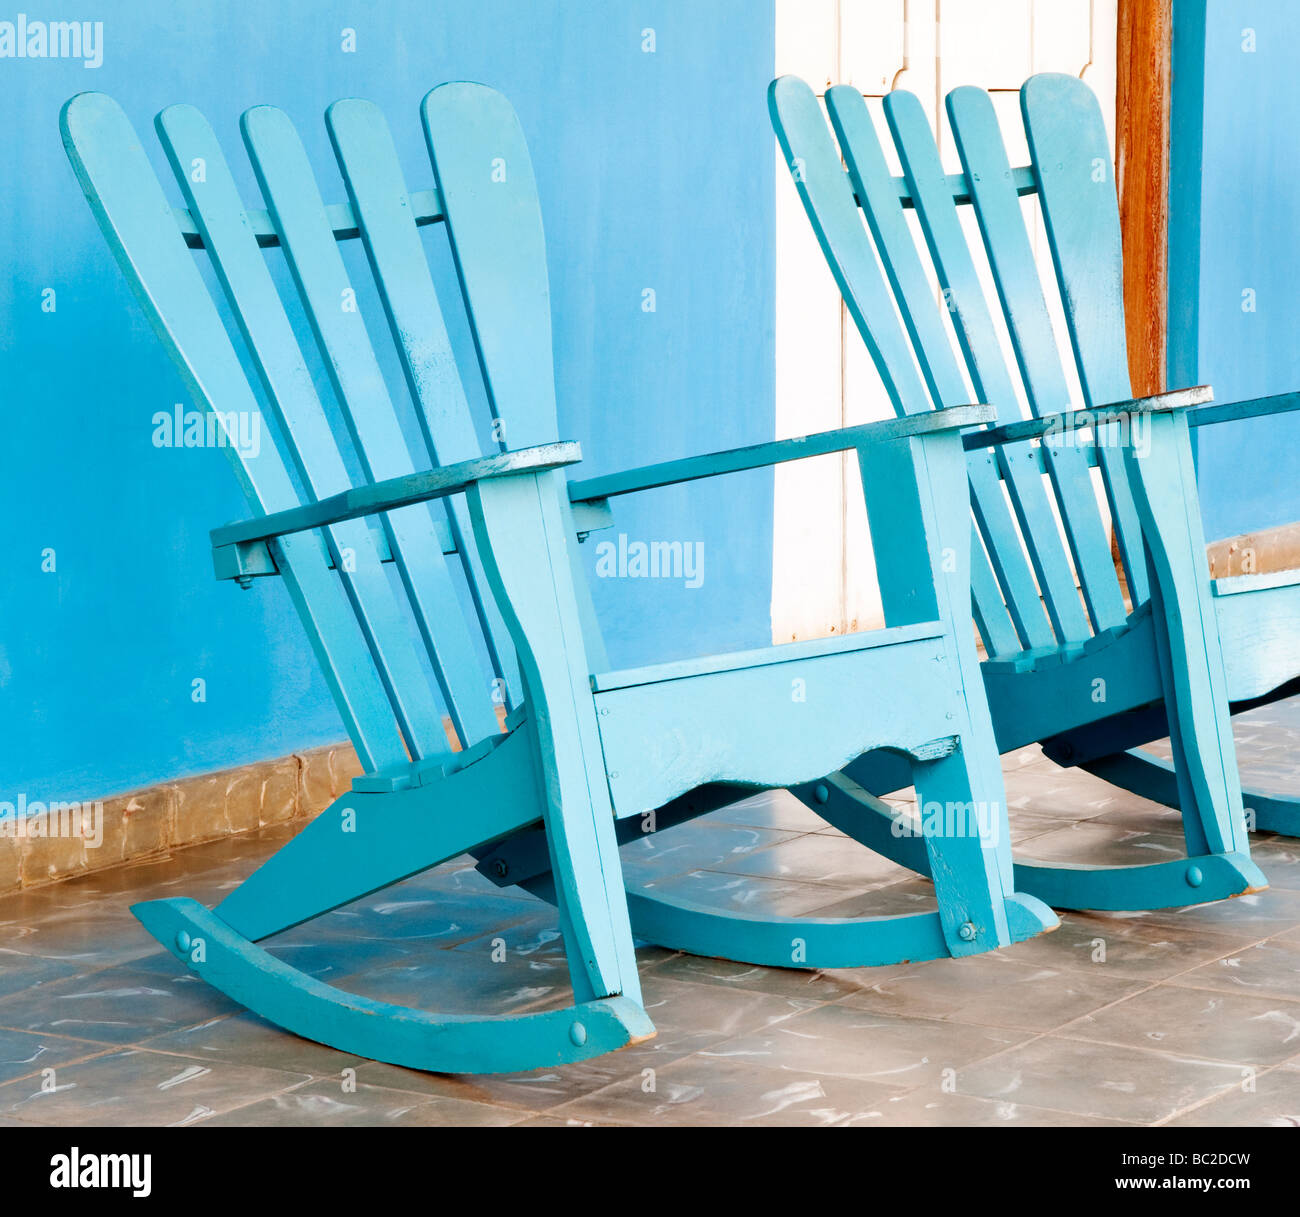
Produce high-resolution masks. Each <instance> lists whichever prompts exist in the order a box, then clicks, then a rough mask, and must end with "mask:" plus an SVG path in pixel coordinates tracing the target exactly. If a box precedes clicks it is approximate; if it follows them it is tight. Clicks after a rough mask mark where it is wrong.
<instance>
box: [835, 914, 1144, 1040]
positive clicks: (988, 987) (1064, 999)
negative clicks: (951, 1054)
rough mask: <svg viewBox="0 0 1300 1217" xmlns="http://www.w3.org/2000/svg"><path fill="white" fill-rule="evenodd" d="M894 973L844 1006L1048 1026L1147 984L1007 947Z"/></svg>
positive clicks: (996, 1024) (1018, 1025) (1019, 1025)
mask: <svg viewBox="0 0 1300 1217" xmlns="http://www.w3.org/2000/svg"><path fill="white" fill-rule="evenodd" d="M1047 937H1051V935H1047ZM889 973H890V974H889V976H888V977H886V978H883V979H881V980H879V981H877V982H876V983H875V984H868V985H867V986H866V987H864V988H862V989H860V990H859V991H858V992H856V993H854V994H852V995H850V996H847V997H845V998H843V999H842V1002H843V1004H844V1005H848V1006H854V1007H857V1008H860V1009H863V1010H871V1011H873V1012H876V1013H881V1014H897V1015H901V1016H909V1015H914V1016H916V1017H917V1018H941V1019H956V1020H957V1021H959V1022H964V1023H978V1024H980V1025H981V1026H993V1027H1016V1028H1022V1029H1025V1030H1029V1031H1050V1030H1052V1029H1053V1028H1055V1027H1059V1026H1060V1025H1061V1024H1062V1023H1065V1022H1068V1021H1069V1020H1071V1019H1073V1018H1076V1017H1078V1016H1079V1015H1081V1014H1085V1013H1087V1012H1089V1011H1090V1010H1096V1009H1098V1008H1099V1007H1101V1006H1105V1005H1107V1004H1109V1003H1110V1002H1113V1001H1118V1000H1119V999H1120V998H1122V997H1127V996H1128V995H1129V994H1131V993H1134V992H1136V991H1137V990H1138V989H1140V988H1142V987H1143V985H1144V982H1143V981H1140V980H1132V979H1128V978H1125V977H1123V976H1119V975H1116V974H1113V973H1106V972H1103V971H1100V970H1098V971H1096V972H1094V973H1092V974H1091V975H1086V976H1085V975H1084V974H1083V973H1081V972H1077V971H1073V970H1066V969H1062V968H1050V967H1046V966H1038V965H1034V964H1030V963H1021V962H1019V961H1018V960H1015V959H1012V958H1010V957H1009V955H1008V954H1007V953H1004V952H999V953H997V954H992V955H980V956H976V957H974V958H970V959H961V960H956V959H938V960H934V961H933V962H931V963H922V964H913V965H909V966H907V967H904V968H901V969H900V968H891V969H889Z"/></svg>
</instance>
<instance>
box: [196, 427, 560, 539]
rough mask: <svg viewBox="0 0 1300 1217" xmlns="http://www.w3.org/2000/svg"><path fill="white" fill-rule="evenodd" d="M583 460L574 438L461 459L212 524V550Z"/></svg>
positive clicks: (382, 510)
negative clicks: (316, 499)
mask: <svg viewBox="0 0 1300 1217" xmlns="http://www.w3.org/2000/svg"><path fill="white" fill-rule="evenodd" d="M580 460H582V449H581V448H580V447H579V446H578V445H577V444H576V443H574V442H573V441H572V440H564V441H561V442H560V443H555V444H538V445H537V446H536V447H533V448H521V449H519V450H518V451H517V452H502V453H500V454H498V455H497V456H485V457H480V458H477V459H475V460H471V461H460V462H459V463H457V464H455V465H446V466H444V467H443V468H440V469H425V470H421V471H420V472H418V473H408V474H404V475H403V476H401V477H395V478H388V479H387V480H385V481H382V482H376V483H375V484H374V485H372V486H356V487H354V488H353V489H351V490H345V491H343V492H342V493H341V494H335V495H331V496H330V497H329V498H327V499H321V501H320V502H319V503H309V504H307V505H306V506H304V507H292V508H290V509H289V510H288V511H277V512H275V513H273V514H272V515H269V516H261V517H259V518H257V519H254V520H242V521H240V522H239V523H237V524H226V525H223V526H222V527H221V528H214V529H213V530H212V533H211V537H212V547H213V549H217V548H220V547H221V546H225V545H238V544H244V543H247V542H250V541H270V540H273V539H274V538H275V537H283V536H288V535H289V534H290V533H296V532H308V531H310V530H311V529H314V528H324V527H326V526H328V525H330V524H341V523H343V522H344V521H345V520H355V519H358V518H359V517H361V516H372V515H378V514H380V513H381V512H385V511H394V510H396V509H397V508H399V507H410V506H412V505H413V504H415V503H426V502H429V501H430V500H433V499H444V498H447V497H448V496H449V495H453V494H460V493H462V492H463V491H465V490H468V489H469V488H470V486H472V485H473V484H474V483H475V482H482V481H486V480H487V479H489V478H499V477H509V476H510V475H512V474H518V473H544V472H545V471H546V470H548V469H558V468H560V467H562V466H564V465H576V464H577V463H578V462H579V461H580Z"/></svg>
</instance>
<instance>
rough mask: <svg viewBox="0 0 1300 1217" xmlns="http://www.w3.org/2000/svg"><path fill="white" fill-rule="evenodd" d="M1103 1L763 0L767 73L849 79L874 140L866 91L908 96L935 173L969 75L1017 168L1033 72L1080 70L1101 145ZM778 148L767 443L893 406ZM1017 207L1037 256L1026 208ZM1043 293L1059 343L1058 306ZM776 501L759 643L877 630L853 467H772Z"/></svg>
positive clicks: (822, 460)
mask: <svg viewBox="0 0 1300 1217" xmlns="http://www.w3.org/2000/svg"><path fill="white" fill-rule="evenodd" d="M1115 8H1116V0H776V72H777V75H783V74H785V73H787V72H789V73H794V74H795V75H798V76H802V77H803V78H804V79H805V80H806V81H808V83H809V84H810V85H812V86H813V88H814V89H815V90H816V91H817V93H818V94H819V95H820V94H822V93H824V91H825V90H826V88H827V87H828V86H830V85H832V84H837V83H848V84H853V85H856V86H857V87H858V88H859V89H861V91H862V92H863V93H864V94H865V95H866V96H867V98H868V105H869V107H870V108H871V109H872V113H873V117H875V118H876V120H877V122H878V124H879V129H880V132H881V134H882V137H883V138H882V143H883V144H884V145H885V147H886V148H888V147H889V146H890V145H889V138H888V134H887V132H886V131H885V128H884V124H883V118H882V117H881V113H880V102H879V98H880V97H881V96H882V95H883V94H884V93H886V92H888V91H889V90H890V89H891V88H899V89H908V90H910V91H911V92H913V93H915V94H917V96H918V97H919V98H920V99H921V101H922V103H923V105H924V106H925V108H926V111H927V113H928V115H929V117H930V121H931V123H932V124H933V123H934V122H935V119H936V116H939V117H940V118H941V123H940V126H939V146H940V151H941V152H942V154H943V157H944V161H945V163H946V164H947V166H948V170H949V172H958V171H959V170H960V168H961V165H960V162H959V160H958V158H957V154H956V150H955V148H954V146H953V141H952V138H951V135H950V133H949V131H948V129H947V118H946V117H945V116H943V106H942V104H941V103H942V99H943V97H944V96H945V95H946V94H947V93H948V92H949V91H950V90H952V89H955V88H956V87H957V86H959V85H971V84H973V85H979V86H980V87H982V88H986V89H989V90H990V91H991V92H993V95H994V103H995V105H996V107H997V110H998V113H999V116H1000V117H1001V119H1002V126H1003V131H1004V135H1005V137H1006V139H1007V150H1008V152H1009V153H1010V156H1011V160H1012V164H1016V165H1023V164H1026V163H1027V162H1028V159H1029V156H1028V152H1027V151H1026V148H1025V143H1024V136H1023V132H1022V131H1021V129H1020V123H1019V108H1018V107H1019V99H1018V97H1017V95H1016V94H1017V90H1018V88H1019V86H1020V85H1021V83H1022V82H1023V81H1024V80H1025V79H1026V78H1027V77H1029V76H1031V75H1033V74H1034V73H1036V72H1068V73H1070V74H1072V75H1076V76H1077V75H1082V76H1083V78H1084V79H1085V80H1086V81H1087V82H1088V83H1089V84H1090V85H1091V86H1092V87H1093V89H1094V90H1096V92H1097V94H1098V96H1099V97H1100V99H1101V104H1102V109H1103V112H1104V113H1105V114H1106V115H1107V116H1108V117H1110V118H1111V119H1112V122H1111V126H1112V130H1111V144H1112V149H1113V147H1114V131H1113V115H1114V111H1115V20H1116V18H1115ZM777 157H778V166H777V174H776V181H777V185H776V225H777V231H776V434H777V438H785V437H788V436H793V435H805V434H808V433H809V432H813V431H826V430H830V429H831V428H834V427H842V426H851V425H853V424H855V423H862V422H869V421H871V420H874V419H877V418H887V417H889V415H890V414H891V413H892V411H891V408H890V405H889V402H888V399H887V398H886V397H885V394H884V391H883V389H882V388H881V385H880V381H879V378H878V377H877V375H876V372H875V369H874V367H873V366H872V363H871V359H870V356H869V355H868V354H867V352H866V349H865V348H864V347H863V345H862V341H861V339H860V338H859V337H858V334H857V331H856V329H855V328H854V326H853V323H852V321H851V320H850V319H849V318H848V315H847V313H846V311H845V309H844V307H843V303H842V301H841V300H840V295H839V291H838V289H837V288H836V287H835V283H834V281H833V280H832V278H831V275H830V272H829V270H827V268H826V264H825V261H824V259H823V258H822V254H821V251H820V249H819V248H818V246H817V242H816V239H815V238H814V237H813V235H812V231H811V228H810V226H809V224H808V221H807V218H806V217H805V215H804V212H803V206H802V204H801V203H800V202H799V198H798V195H797V194H796V193H795V190H794V186H793V184H792V182H791V180H790V175H789V173H788V171H787V170H786V169H785V167H784V165H782V164H780V163H779V158H780V152H779V150H778V151H777ZM894 171H895V172H900V170H899V168H898V165H897V162H896V160H895V161H894ZM1025 206H1026V215H1027V217H1030V218H1031V220H1032V223H1033V224H1034V225H1035V228H1034V229H1033V231H1035V233H1036V243H1037V249H1038V252H1039V257H1040V259H1044V260H1046V259H1048V258H1049V257H1050V255H1049V254H1048V252H1047V248H1046V241H1045V238H1044V237H1043V235H1042V233H1041V220H1040V219H1039V218H1038V216H1037V203H1036V201H1034V200H1026V203H1025ZM964 218H965V220H966V221H967V222H968V223H973V217H972V216H970V215H969V214H967V215H966V216H965V217H964ZM992 298H993V297H992V296H990V299H992ZM1049 304H1050V305H1051V306H1052V307H1053V309H1054V311H1055V312H1056V314H1057V316H1056V321H1057V328H1058V333H1059V335H1060V336H1061V338H1064V336H1065V330H1064V322H1063V320H1062V318H1061V317H1060V310H1059V302H1058V301H1055V300H1051V299H1050V298H1049ZM1003 339H1004V343H1005V341H1006V337H1005V334H1004V335H1003ZM1063 349H1068V344H1067V346H1066V347H1065V348H1063ZM1008 350H1009V348H1008ZM1013 366H1014V365H1013ZM1072 387H1075V386H1072ZM775 510H776V520H775V531H774V545H773V562H772V637H773V640H774V641H775V642H788V641H791V640H792V639H797V638H814V637H821V636H825V635H828V634H838V633H851V632H854V631H856V630H862V629H873V628H876V627H878V626H880V625H882V624H883V617H882V615H881V610H880V594H879V589H878V588H877V586H876V579H875V567H874V563H873V561H872V558H871V540H870V535H869V533H868V531H867V525H866V512H865V509H864V507H863V504H862V489H861V482H860V479H859V477H858V471H857V465H856V462H855V461H854V460H852V459H851V458H848V457H845V456H827V457H819V458H816V459H814V460H808V461H800V462H799V463H797V464H794V465H783V466H778V468H777V470H776V509H775Z"/></svg>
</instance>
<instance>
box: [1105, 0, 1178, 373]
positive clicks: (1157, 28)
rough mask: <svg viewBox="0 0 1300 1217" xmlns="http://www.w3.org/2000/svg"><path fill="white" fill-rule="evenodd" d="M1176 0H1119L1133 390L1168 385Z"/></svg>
mask: <svg viewBox="0 0 1300 1217" xmlns="http://www.w3.org/2000/svg"><path fill="white" fill-rule="evenodd" d="M1171 7H1172V4H1171V0H1119V12H1118V18H1119V20H1118V24H1117V45H1116V69H1117V70H1116V81H1115V83H1116V88H1115V144H1116V148H1115V154H1116V162H1117V164H1116V179H1117V184H1118V187H1119V213H1120V224H1121V226H1122V228H1123V232H1124V312H1125V316H1126V320H1127V323H1128V362H1129V371H1130V374H1131V376H1132V379H1133V393H1134V395H1135V396H1137V397H1142V396H1145V395H1147V394H1150V393H1160V392H1163V391H1164V389H1165V350H1166V338H1167V333H1168V316H1167V312H1168V282H1169V98H1170V71H1169V59H1170V44H1171V35H1172V32H1173V18H1172V15H1171V11H1170V10H1171Z"/></svg>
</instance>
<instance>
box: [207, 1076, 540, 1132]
mask: <svg viewBox="0 0 1300 1217" xmlns="http://www.w3.org/2000/svg"><path fill="white" fill-rule="evenodd" d="M527 1118H528V1117H527V1113H525V1112H516V1111H507V1110H506V1109H505V1108H502V1107H492V1106H489V1105H488V1104H486V1103H469V1102H465V1101H464V1100H461V1099H431V1098H421V1097H419V1096H417V1095H413V1094H409V1093H405V1092H403V1091H400V1090H386V1089H385V1088H384V1087H382V1086H370V1085H367V1084H365V1083H356V1084H355V1086H353V1087H352V1088H349V1089H346V1090H345V1089H344V1088H343V1087H342V1085H340V1083H338V1082H332V1081H331V1082H314V1083H312V1084H311V1085H309V1086H303V1087H300V1088H299V1089H296V1090H289V1091H285V1092H284V1093H282V1094H277V1095H273V1096H271V1097H270V1098H267V1099H262V1100H261V1101H260V1102H257V1103H249V1104H246V1105H245V1106H243V1107H238V1108H236V1109H235V1110H234V1111H228V1112H225V1113H223V1114H220V1115H215V1116H213V1117H212V1118H211V1119H208V1120H205V1121H204V1123H205V1124H212V1125H218V1126H222V1127H239V1128H250V1127H253V1128H285V1127H303V1126H308V1127H321V1128H329V1127H348V1126H353V1127H360V1126H379V1127H387V1128H411V1127H421V1128H434V1127H442V1128H447V1127H458V1128H464V1127H480V1128H482V1127H499V1126H503V1125H507V1124H518V1123H520V1122H521V1121H522V1120H525V1119H527Z"/></svg>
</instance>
